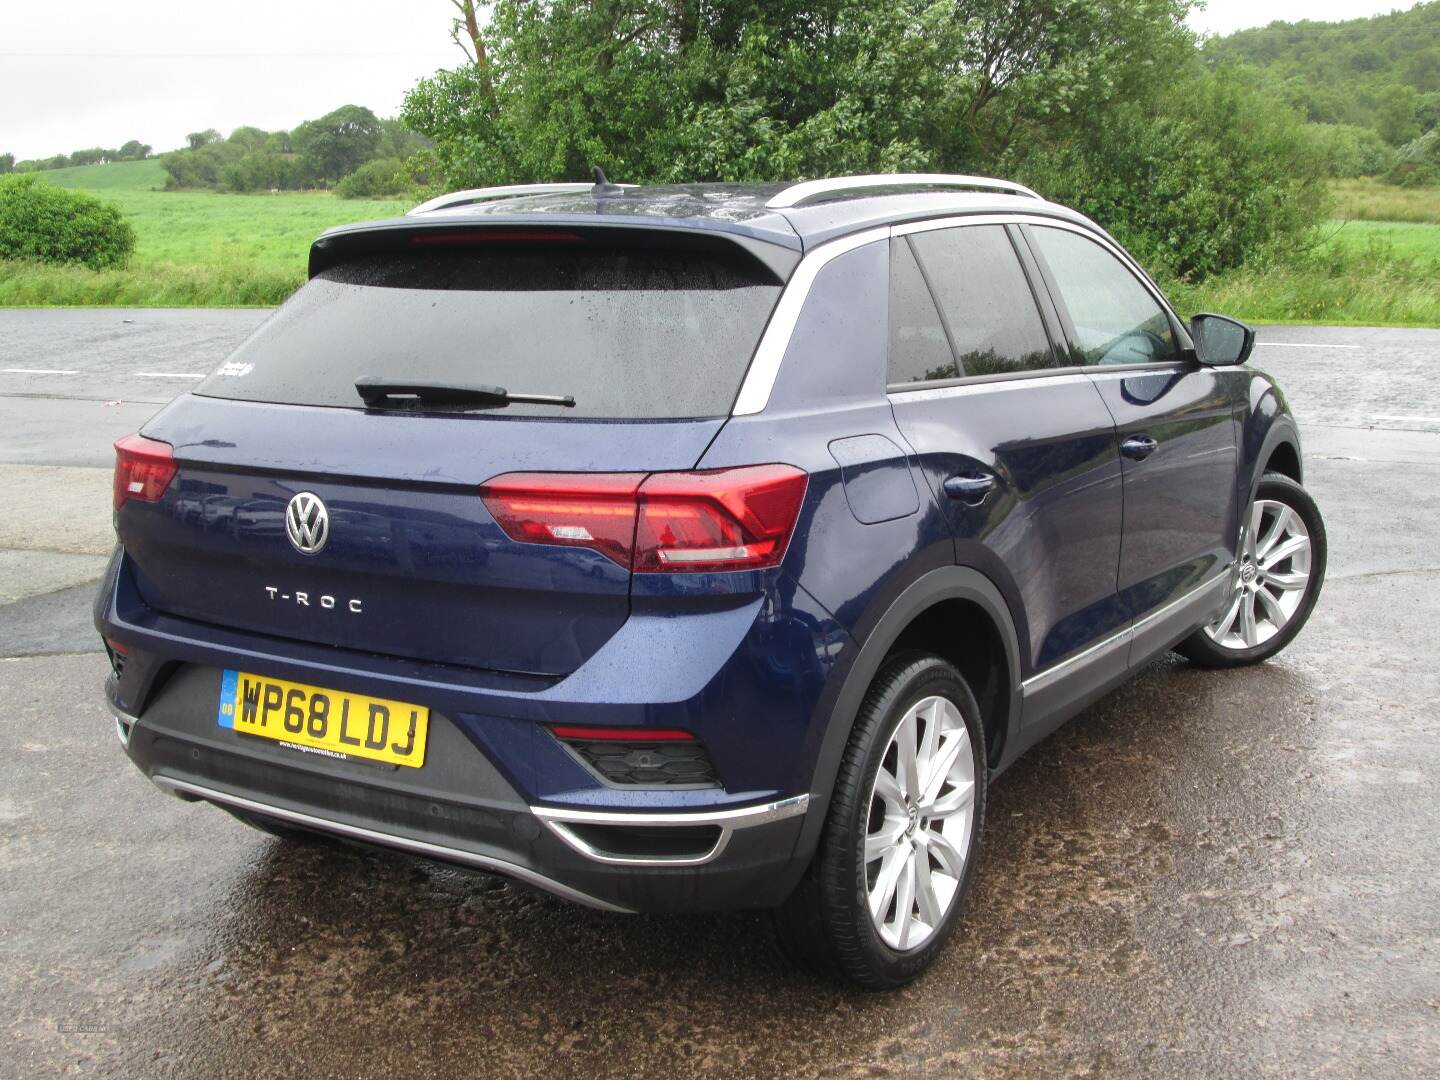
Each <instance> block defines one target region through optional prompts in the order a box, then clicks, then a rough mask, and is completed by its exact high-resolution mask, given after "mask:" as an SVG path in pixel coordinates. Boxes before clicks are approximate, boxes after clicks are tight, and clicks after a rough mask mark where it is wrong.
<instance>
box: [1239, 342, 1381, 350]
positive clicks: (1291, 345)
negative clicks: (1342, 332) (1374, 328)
mask: <svg viewBox="0 0 1440 1080" xmlns="http://www.w3.org/2000/svg"><path fill="white" fill-rule="evenodd" d="M1255 344H1256V345H1257V346H1260V347H1262V348H1267V349H1368V348H1369V347H1370V346H1368V345H1311V344H1309V343H1302V342H1295V341H1257V342H1256V343H1255Z"/></svg>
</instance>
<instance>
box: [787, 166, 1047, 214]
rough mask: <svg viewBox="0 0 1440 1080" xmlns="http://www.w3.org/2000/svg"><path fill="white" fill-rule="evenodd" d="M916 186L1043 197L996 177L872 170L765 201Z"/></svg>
mask: <svg viewBox="0 0 1440 1080" xmlns="http://www.w3.org/2000/svg"><path fill="white" fill-rule="evenodd" d="M887 187H915V188H960V189H962V190H970V191H973V190H979V191H1003V192H1006V193H1008V194H1011V195H1024V196H1026V197H1028V198H1031V199H1040V201H1041V202H1044V199H1043V198H1041V196H1040V195H1039V194H1038V193H1037V192H1035V191H1033V190H1032V189H1030V188H1028V187H1026V186H1025V185H1024V184H1017V183H1015V182H1013V181H1011V180H998V179H996V178H995V177H993V176H966V175H964V174H961V173H872V174H867V175H862V176H831V177H826V178H825V179H823V180H807V181H805V182H804V183H803V184H791V185H790V186H789V187H787V188H786V189H785V190H784V191H782V192H780V193H779V194H778V195H774V196H772V197H771V199H770V201H769V202H767V203H766V204H765V208H766V209H767V210H789V209H791V208H792V207H797V206H802V205H803V204H805V203H806V202H809V201H810V200H811V199H814V198H817V197H818V196H821V195H832V194H835V193H837V192H843V191H867V190H870V189H872V188H887Z"/></svg>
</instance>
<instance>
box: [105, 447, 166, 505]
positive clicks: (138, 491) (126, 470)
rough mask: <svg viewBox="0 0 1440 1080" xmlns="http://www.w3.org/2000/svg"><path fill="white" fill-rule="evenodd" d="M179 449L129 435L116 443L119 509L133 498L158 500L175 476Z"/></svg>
mask: <svg viewBox="0 0 1440 1080" xmlns="http://www.w3.org/2000/svg"><path fill="white" fill-rule="evenodd" d="M176 468H177V466H176V464H175V451H174V450H173V449H172V448H171V446H170V444H169V443H164V442H160V441H159V440H158V439H147V438H145V436H143V435H126V436H125V437H124V438H122V439H117V440H116V442H115V509H116V510H119V509H120V507H122V506H124V505H125V503H126V501H128V500H130V499H139V500H141V501H142V502H158V501H159V499H160V496H162V495H164V494H165V489H166V488H167V487H169V486H170V481H171V480H173V479H175V471H176Z"/></svg>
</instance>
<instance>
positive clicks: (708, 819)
mask: <svg viewBox="0 0 1440 1080" xmlns="http://www.w3.org/2000/svg"><path fill="white" fill-rule="evenodd" d="M809 806H810V796H809V795H795V796H793V797H791V798H788V799H780V800H778V801H776V802H770V803H762V804H761V805H759V806H745V807H741V808H740V809H738V810H700V811H690V810H680V811H674V812H671V813H664V812H651V813H630V812H626V811H612V810H569V809H563V808H559V807H549V806H532V807H531V808H530V812H531V813H532V814H534V815H535V816H536V817H537V818H539V819H540V820H541V821H543V822H544V823H545V825H546V826H547V827H548V828H549V829H550V831H551V832H553V833H554V834H555V835H556V836H558V837H559V838H560V839H561V840H563V841H565V843H566V844H568V845H570V847H571V848H573V849H574V850H575V851H578V852H579V853H580V854H581V855H584V856H585V857H586V858H587V859H594V860H595V861H596V862H602V863H608V864H610V865H612V866H703V865H704V864H705V863H708V862H712V861H713V860H715V859H717V858H719V856H720V853H721V852H723V851H724V850H725V848H726V846H727V845H728V844H729V843H730V837H731V836H733V835H734V833H735V831H736V830H737V829H749V828H753V827H754V826H756V825H767V824H769V823H770V822H772V821H784V820H785V819H786V818H791V817H795V816H797V815H799V814H803V813H805V811H806V810H807V809H808V808H809ZM568 825H622V826H623V825H629V826H634V827H637V828H665V827H667V826H668V827H678V826H686V825H689V826H696V825H701V826H704V825H715V826H718V827H719V829H720V835H719V836H718V837H717V838H716V840H715V846H714V847H712V848H711V849H710V850H709V851H706V852H704V853H703V854H700V855H672V856H663V855H660V856H644V855H616V854H613V853H611V852H607V851H602V850H600V849H599V848H597V847H595V846H594V845H593V844H591V843H589V842H588V841H586V840H583V839H581V838H580V837H579V836H578V835H577V834H576V833H575V832H574V831H573V830H571V829H569V828H567V826H568Z"/></svg>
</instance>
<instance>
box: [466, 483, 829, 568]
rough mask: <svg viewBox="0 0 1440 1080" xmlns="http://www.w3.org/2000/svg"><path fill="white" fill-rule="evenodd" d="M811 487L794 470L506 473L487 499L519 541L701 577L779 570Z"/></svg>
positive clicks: (489, 486) (486, 490) (488, 486)
mask: <svg viewBox="0 0 1440 1080" xmlns="http://www.w3.org/2000/svg"><path fill="white" fill-rule="evenodd" d="M808 481H809V477H808V476H806V474H805V473H804V472H803V471H802V470H800V469H797V468H795V467H794V466H793V465H750V466H745V467H742V468H737V469H713V470H708V471H704V472H677V473H652V474H651V475H649V476H646V475H644V474H643V473H507V474H506V475H504V476H497V477H495V479H493V480H490V481H488V482H487V483H485V484H484V485H482V486H481V488H480V496H481V498H482V499H484V501H485V506H486V508H487V509H488V510H489V511H490V514H491V516H493V517H494V518H495V521H496V523H497V524H498V525H499V526H500V528H502V529H503V530H504V531H505V534H506V535H507V536H509V537H510V538H511V539H512V540H519V541H522V542H525V543H531V544H552V545H561V546H567V547H585V548H590V549H592V550H594V551H598V552H600V553H601V554H603V555H605V556H607V557H608V558H610V559H612V560H614V561H615V562H616V563H618V564H619V565H621V566H623V567H625V568H627V569H629V570H633V571H634V572H635V573H637V574H646V573H649V574H667V573H669V574H673V573H699V572H704V571H723V570H763V569H765V568H767V567H771V566H778V565H779V563H780V560H781V559H783V558H784V557H785V549H786V547H787V546H788V544H789V543H790V536H791V534H792V533H793V532H794V531H795V522H796V520H797V519H798V518H799V516H800V506H801V504H802V503H803V502H804V500H805V487H806V484H807V483H808Z"/></svg>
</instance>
